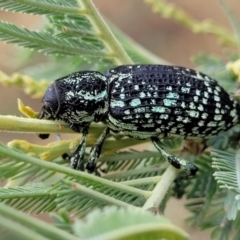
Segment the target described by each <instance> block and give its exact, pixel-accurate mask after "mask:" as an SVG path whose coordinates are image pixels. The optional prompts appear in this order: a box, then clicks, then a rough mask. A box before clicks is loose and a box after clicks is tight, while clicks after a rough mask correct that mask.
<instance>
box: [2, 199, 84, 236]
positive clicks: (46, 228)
mask: <svg viewBox="0 0 240 240" xmlns="http://www.w3.org/2000/svg"><path fill="white" fill-rule="evenodd" d="M0 216H4V217H5V218H11V219H12V220H13V221H17V222H20V223H21V224H24V225H25V226H27V227H28V228H29V229H34V230H35V231H37V232H39V233H42V235H43V234H44V235H45V236H48V237H50V239H58V240H61V239H62V240H67V239H69V240H77V239H79V238H77V237H75V236H74V235H71V234H69V233H67V232H65V231H63V230H61V229H59V228H56V227H54V226H52V225H50V224H49V223H45V222H43V221H40V220H38V219H36V218H33V217H30V216H28V215H27V214H25V213H22V212H20V211H17V210H15V209H13V208H11V207H9V206H7V205H5V204H2V203H1V204H0ZM20 229H21V228H20ZM13 231H16V229H15V230H13ZM32 234H33V233H32ZM30 239H49V238H44V237H42V238H38V237H36V238H35V237H32V238H30Z"/></svg>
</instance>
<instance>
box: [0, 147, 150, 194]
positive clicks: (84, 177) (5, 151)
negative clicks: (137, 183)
mask: <svg viewBox="0 0 240 240" xmlns="http://www.w3.org/2000/svg"><path fill="white" fill-rule="evenodd" d="M0 153H1V155H3V156H6V157H9V158H12V159H16V160H18V161H20V162H26V163H30V164H32V165H35V166H38V167H40V168H44V169H48V170H50V171H54V172H60V173H63V174H66V175H68V176H69V177H70V176H71V177H75V178H77V179H79V180H81V181H87V182H91V183H95V184H98V185H104V186H108V187H109V188H113V189H115V190H119V191H123V192H125V193H130V194H132V195H135V196H138V197H143V198H148V197H149V196H150V193H151V192H149V191H143V190H140V189H137V188H134V187H129V186H126V185H123V184H121V183H116V182H112V181H109V180H107V179H104V178H101V177H97V176H94V175H92V174H88V173H85V172H81V171H76V170H73V169H70V168H67V167H64V166H61V165H58V164H55V163H51V162H46V161H41V160H39V159H37V158H34V157H31V156H28V155H26V154H23V153H21V152H20V151H16V150H13V149H9V148H7V147H6V146H5V145H4V144H2V143H0Z"/></svg>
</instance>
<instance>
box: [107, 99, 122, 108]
mask: <svg viewBox="0 0 240 240" xmlns="http://www.w3.org/2000/svg"><path fill="white" fill-rule="evenodd" d="M110 106H111V107H112V108H114V107H121V108H122V107H124V106H125V103H124V102H123V101H117V100H112V101H111V103H110Z"/></svg>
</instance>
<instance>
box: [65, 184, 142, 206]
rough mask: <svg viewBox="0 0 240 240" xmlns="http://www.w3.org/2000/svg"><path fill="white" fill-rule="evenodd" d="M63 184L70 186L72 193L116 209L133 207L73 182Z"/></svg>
mask: <svg viewBox="0 0 240 240" xmlns="http://www.w3.org/2000/svg"><path fill="white" fill-rule="evenodd" d="M63 182H64V183H65V184H67V185H68V186H71V187H72V189H73V190H74V191H76V192H78V193H79V194H84V196H88V197H90V198H91V199H95V200H97V201H98V202H104V203H108V204H110V205H116V206H118V207H133V206H132V205H131V204H128V203H125V202H123V201H120V200H118V199H115V198H113V197H110V196H107V195H105V194H103V193H100V192H97V191H96V190H93V189H91V188H89V187H85V186H83V185H80V184H77V183H75V182H70V181H66V180H63ZM137 209H138V208H137Z"/></svg>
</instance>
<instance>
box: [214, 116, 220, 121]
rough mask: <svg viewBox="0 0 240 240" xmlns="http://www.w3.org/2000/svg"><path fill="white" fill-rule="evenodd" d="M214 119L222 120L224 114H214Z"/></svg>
mask: <svg viewBox="0 0 240 240" xmlns="http://www.w3.org/2000/svg"><path fill="white" fill-rule="evenodd" d="M214 120H215V121H220V120H222V115H215V116H214Z"/></svg>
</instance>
